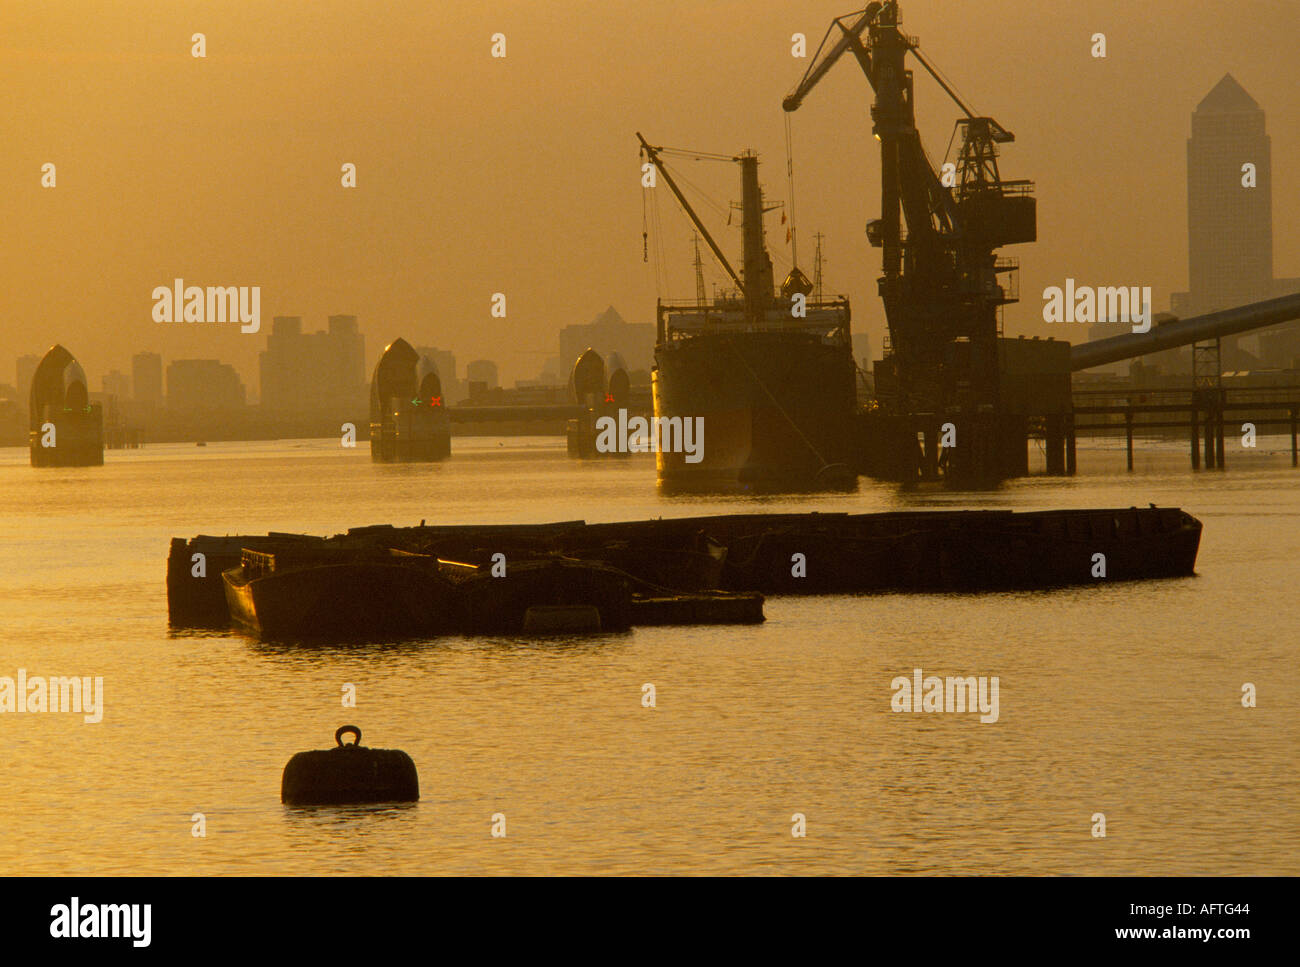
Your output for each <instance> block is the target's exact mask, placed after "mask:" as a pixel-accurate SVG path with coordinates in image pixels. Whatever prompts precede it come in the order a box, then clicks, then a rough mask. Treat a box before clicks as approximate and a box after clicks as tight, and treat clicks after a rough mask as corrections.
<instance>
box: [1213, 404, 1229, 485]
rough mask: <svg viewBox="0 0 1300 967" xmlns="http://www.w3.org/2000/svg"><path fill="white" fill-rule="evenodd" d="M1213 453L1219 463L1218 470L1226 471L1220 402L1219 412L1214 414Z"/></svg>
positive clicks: (1221, 406)
mask: <svg viewBox="0 0 1300 967" xmlns="http://www.w3.org/2000/svg"><path fill="white" fill-rule="evenodd" d="M1214 440H1215V443H1214V452H1215V459H1216V460H1217V461H1218V463H1219V469H1220V470H1224V469H1227V468H1226V467H1225V465H1224V463H1223V404H1222V402H1220V405H1219V412H1218V413H1216V414H1215V434H1214Z"/></svg>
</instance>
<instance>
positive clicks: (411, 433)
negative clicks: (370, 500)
mask: <svg viewBox="0 0 1300 967" xmlns="http://www.w3.org/2000/svg"><path fill="white" fill-rule="evenodd" d="M450 455H451V420H450V419H449V417H448V415H447V405H446V401H445V400H444V399H443V395H442V382H441V380H440V379H439V378H438V367H437V366H436V365H435V364H434V362H433V360H431V359H428V358H427V357H421V356H420V355H419V354H418V353H417V352H416V351H415V350H414V349H412V348H411V344H410V343H408V342H407V341H406V340H405V339H396V340H394V341H393V342H391V343H389V345H388V346H387V347H386V348H385V349H384V351H383V354H382V355H381V356H380V357H379V362H378V363H376V364H375V373H374V376H373V378H372V379H371V381H370V458H371V459H372V460H374V461H375V462H376V463H416V462H427V461H432V460H443V459H446V458H447V457H448V456H450Z"/></svg>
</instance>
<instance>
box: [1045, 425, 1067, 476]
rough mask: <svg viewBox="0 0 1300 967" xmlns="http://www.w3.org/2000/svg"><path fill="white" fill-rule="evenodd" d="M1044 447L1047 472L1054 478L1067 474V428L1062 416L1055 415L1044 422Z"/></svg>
mask: <svg viewBox="0 0 1300 967" xmlns="http://www.w3.org/2000/svg"><path fill="white" fill-rule="evenodd" d="M1044 429H1045V431H1046V432H1045V433H1044V437H1045V439H1044V441H1043V446H1044V449H1045V450H1046V455H1047V472H1048V473H1049V474H1050V475H1051V476H1053V477H1060V476H1062V475H1063V474H1064V473H1065V426H1064V420H1063V418H1062V417H1061V416H1059V415H1056V414H1053V415H1051V416H1048V417H1047V418H1046V420H1044Z"/></svg>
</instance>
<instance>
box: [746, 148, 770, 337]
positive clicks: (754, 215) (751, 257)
mask: <svg viewBox="0 0 1300 967" xmlns="http://www.w3.org/2000/svg"><path fill="white" fill-rule="evenodd" d="M740 188H741V199H742V201H741V203H740V206H741V207H740V231H741V235H742V237H743V238H744V242H745V250H744V251H745V262H744V271H745V283H746V284H745V287H744V293H745V312H746V313H747V314H748V315H749V317H750V318H751V319H757V318H760V317H762V315H763V313H764V312H766V311H767V310H768V309H769V308H771V306H772V302H773V292H772V258H771V256H769V255H768V254H767V245H766V244H765V243H764V239H763V211H764V209H763V189H762V188H760V187H759V185H758V155H757V154H755V153H754V152H753V151H746V152H745V153H744V154H742V155H741V156H740Z"/></svg>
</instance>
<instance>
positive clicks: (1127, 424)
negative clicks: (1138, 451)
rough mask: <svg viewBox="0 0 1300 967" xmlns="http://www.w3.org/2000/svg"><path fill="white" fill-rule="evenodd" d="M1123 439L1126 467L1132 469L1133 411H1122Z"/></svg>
mask: <svg viewBox="0 0 1300 967" xmlns="http://www.w3.org/2000/svg"><path fill="white" fill-rule="evenodd" d="M1124 441H1125V445H1126V447H1127V449H1128V469H1129V472H1130V473H1132V471H1133V411H1132V410H1131V409H1128V410H1125V411H1124Z"/></svg>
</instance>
